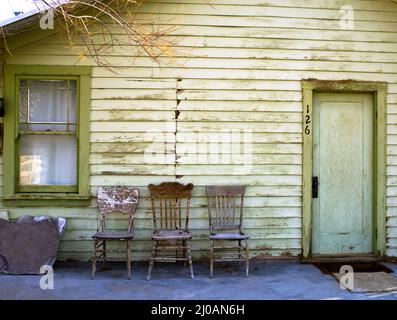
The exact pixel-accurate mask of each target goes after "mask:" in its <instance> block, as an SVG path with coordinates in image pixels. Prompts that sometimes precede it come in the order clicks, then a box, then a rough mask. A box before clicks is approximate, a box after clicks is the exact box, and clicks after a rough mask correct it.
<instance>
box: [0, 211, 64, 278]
mask: <svg viewBox="0 0 397 320" xmlns="http://www.w3.org/2000/svg"><path fill="white" fill-rule="evenodd" d="M65 225H66V220H65V219H64V218H51V217H47V216H39V217H31V216H23V217H21V218H19V219H18V220H16V221H7V220H4V219H0V272H2V273H6V274H40V267H41V266H42V265H53V264H54V262H55V260H56V256H57V252H58V248H59V243H60V240H61V237H62V234H63V232H64V229H65Z"/></svg>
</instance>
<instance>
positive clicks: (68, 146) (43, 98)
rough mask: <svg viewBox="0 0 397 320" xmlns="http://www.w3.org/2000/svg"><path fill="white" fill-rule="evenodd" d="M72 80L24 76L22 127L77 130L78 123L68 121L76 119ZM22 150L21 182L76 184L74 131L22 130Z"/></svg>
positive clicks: (21, 102) (30, 183) (22, 82)
mask: <svg viewBox="0 0 397 320" xmlns="http://www.w3.org/2000/svg"><path fill="white" fill-rule="evenodd" d="M70 82H71V84H69V87H68V81H63V80H52V81H43V80H29V82H28V81H26V80H22V81H21V83H20V85H21V86H20V131H24V132H29V131H36V132H37V131H44V132H57V131H62V132H64V131H72V132H73V131H75V129H76V126H75V125H71V126H70V125H69V126H68V125H67V124H68V123H69V124H70V123H75V122H76V90H75V88H70V86H72V87H73V86H75V81H70ZM32 122H35V123H34V124H33V123H32ZM37 122H39V124H37ZM49 122H50V123H49ZM53 122H58V123H59V124H53ZM19 150H20V151H19V155H20V184H21V185H22V186H23V185H75V184H77V139H76V136H75V135H74V134H71V135H40V134H21V136H20V148H19Z"/></svg>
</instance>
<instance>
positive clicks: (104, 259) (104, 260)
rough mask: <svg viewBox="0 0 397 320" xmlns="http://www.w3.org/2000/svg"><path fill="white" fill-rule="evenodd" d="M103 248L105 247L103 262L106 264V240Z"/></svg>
mask: <svg viewBox="0 0 397 320" xmlns="http://www.w3.org/2000/svg"><path fill="white" fill-rule="evenodd" d="M102 249H103V260H102V263H103V265H104V266H105V265H106V240H105V241H103V246H102Z"/></svg>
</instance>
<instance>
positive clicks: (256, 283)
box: [0, 260, 397, 300]
mask: <svg viewBox="0 0 397 320" xmlns="http://www.w3.org/2000/svg"><path fill="white" fill-rule="evenodd" d="M386 265H387V266H388V267H390V268H391V269H393V270H394V272H395V276H396V277H397V264H391V263H387V264H386ZM99 266H100V265H99V264H98V267H99ZM108 266H109V270H106V271H99V272H97V274H96V279H95V280H91V279H90V272H91V266H90V264H89V263H57V264H56V265H55V267H54V289H53V290H49V289H47V290H42V289H40V286H39V281H40V276H37V275H33V276H32V275H22V276H21V275H19V276H9V275H0V299H11V300H14V299H59V300H64V299H77V300H80V299H84V300H87V299H88V300H91V299H95V300H98V299H99V300H101V299H133V300H146V299H151V300H181V299H184V300H190V299H194V300H200V299H205V300H224V299H227V300H235V299H236V300H246V299H249V300H268V299H271V300H272V299H282V300H289V299H358V300H363V299H397V292H393V293H377V294H359V293H351V292H349V291H347V290H342V289H340V288H339V284H338V282H337V281H336V280H335V279H334V278H333V277H332V276H330V275H326V274H323V273H322V272H321V271H320V270H318V269H317V268H316V267H315V266H313V265H311V264H300V263H299V262H297V261H274V260H270V261H269V260H267V261H252V262H251V273H250V277H249V278H246V277H245V276H244V266H243V265H242V264H240V265H239V264H238V263H237V264H236V263H227V264H226V263H223V264H222V265H220V264H217V265H216V266H215V268H214V278H213V279H210V278H209V277H208V274H209V264H208V263H206V262H194V264H193V266H194V271H195V279H190V277H189V269H188V268H187V267H184V266H183V265H182V264H178V265H176V264H173V263H162V264H160V263H159V264H157V265H155V267H154V269H153V273H152V280H150V281H146V280H145V278H146V272H147V267H148V264H147V263H136V262H135V263H133V264H132V272H133V273H132V277H133V278H132V280H127V279H126V275H127V272H126V267H125V264H124V263H109V264H108ZM98 269H100V267H99V268H98Z"/></svg>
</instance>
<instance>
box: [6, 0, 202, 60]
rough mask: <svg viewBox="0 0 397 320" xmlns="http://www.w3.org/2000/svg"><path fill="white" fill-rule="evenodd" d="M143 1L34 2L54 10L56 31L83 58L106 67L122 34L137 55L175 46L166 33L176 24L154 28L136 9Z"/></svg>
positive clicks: (154, 56)
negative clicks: (140, 17)
mask: <svg viewBox="0 0 397 320" xmlns="http://www.w3.org/2000/svg"><path fill="white" fill-rule="evenodd" d="M204 1H208V0H204ZM143 2H144V0H70V1H65V0H38V1H36V2H35V4H36V6H37V8H38V11H43V10H44V11H45V12H48V11H49V10H51V12H52V13H53V17H54V21H55V25H56V31H57V32H59V33H60V34H62V35H63V36H65V37H66V39H67V41H68V43H69V46H70V47H71V48H72V49H74V50H77V51H78V55H79V57H80V59H84V58H86V57H88V58H91V59H93V61H95V63H96V64H97V65H98V66H104V67H107V66H109V64H108V63H107V61H106V59H105V57H104V54H105V53H106V52H107V51H108V50H110V49H113V48H114V47H115V46H117V45H119V44H120V42H119V38H120V34H121V35H122V36H124V37H126V39H127V41H126V44H127V45H128V46H130V48H131V57H134V56H136V54H138V52H139V50H137V48H140V49H141V50H142V51H143V52H144V53H145V54H146V55H147V56H149V57H151V58H152V59H154V60H155V61H158V60H157V59H158V57H160V56H162V55H164V54H167V53H168V52H169V50H170V48H171V47H172V46H173V43H172V41H170V40H169V39H166V38H167V37H166V36H167V33H169V32H171V31H172V30H173V28H174V26H167V27H165V28H163V30H156V31H154V28H152V30H151V28H150V27H151V26H154V25H155V23H154V21H153V22H152V23H151V22H150V20H151V19H147V17H146V18H145V21H141V22H139V21H138V18H137V15H136V14H135V12H134V11H136V9H137V8H138V7H139V6H140V5H141V4H142V3H143ZM131 13H133V14H131ZM39 15H40V16H41V14H39ZM1 32H2V36H3V39H4V43H5V47H6V48H7V51H8V52H9V53H10V54H11V52H10V51H9V50H8V47H7V45H6V34H5V33H4V30H3V28H1ZM98 36H99V37H100V39H102V41H100V40H99V39H98ZM101 42H102V43H101ZM134 50H135V51H134Z"/></svg>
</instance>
